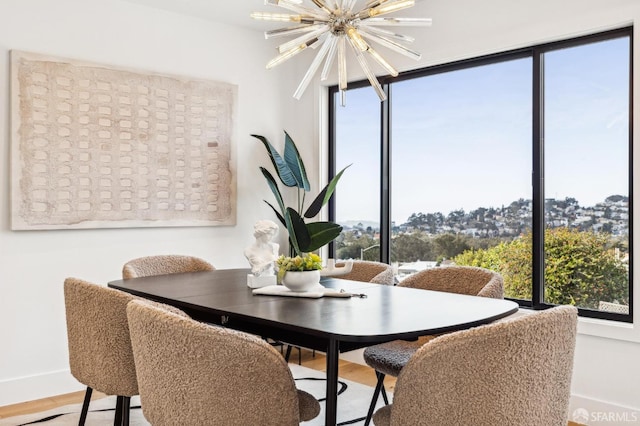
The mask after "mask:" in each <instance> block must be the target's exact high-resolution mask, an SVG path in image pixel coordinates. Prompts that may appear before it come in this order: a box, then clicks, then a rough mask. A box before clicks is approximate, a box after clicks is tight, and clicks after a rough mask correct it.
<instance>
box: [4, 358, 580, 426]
mask: <svg viewBox="0 0 640 426" xmlns="http://www.w3.org/2000/svg"><path fill="white" fill-rule="evenodd" d="M301 359H302V362H301V363H302V365H304V366H305V367H309V368H313V369H314V370H318V371H325V367H326V364H325V357H324V355H321V354H318V353H316V354H315V355H314V354H313V353H312V352H311V351H306V350H304V349H303V350H302V354H301ZM297 361H298V354H297V352H296V350H294V351H293V353H292V354H291V362H293V363H297ZM340 377H343V378H345V379H347V380H351V381H354V382H357V383H362V384H363V385H367V386H372V387H373V386H375V384H376V375H375V373H374V372H373V370H372V369H371V368H369V367H367V366H365V365H360V364H355V363H351V362H349V361H344V360H340ZM395 383H396V380H395V378H393V377H387V378H386V379H385V387H386V389H387V390H389V391H391V392H393V388H394V386H395ZM104 396H105V395H104V394H101V393H100V392H94V393H93V398H92V399H98V398H103V397H104ZM83 398H84V392H75V393H70V394H65V395H59V396H53V397H49V398H45V399H39V400H36V401H29V402H23V403H20V404H14V405H7V406H4V407H0V419H2V418H6V417H12V416H19V415H22V414H30V413H36V412H38V411H46V410H51V409H52V408H56V407H59V406H62V405H68V404H78V403H82V400H83ZM568 426H581V425H579V424H578V423H573V422H569V424H568Z"/></svg>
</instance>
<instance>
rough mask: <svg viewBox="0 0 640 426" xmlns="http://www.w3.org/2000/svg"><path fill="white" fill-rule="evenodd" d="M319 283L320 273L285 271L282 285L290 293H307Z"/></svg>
mask: <svg viewBox="0 0 640 426" xmlns="http://www.w3.org/2000/svg"><path fill="white" fill-rule="evenodd" d="M319 283H320V271H318V270H315V271H287V273H286V274H284V277H283V278H282V284H283V285H284V286H285V287H287V288H288V289H289V290H291V291H295V292H303V291H309V290H311V289H312V288H314V287H316V286H317V285H318V284H319Z"/></svg>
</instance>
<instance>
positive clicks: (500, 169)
mask: <svg viewBox="0 0 640 426" xmlns="http://www.w3.org/2000/svg"><path fill="white" fill-rule="evenodd" d="M628 52H629V44H628V40H627V39H616V40H609V41H604V42H599V43H594V44H591V45H586V46H580V47H574V48H569V49H562V50H558V51H553V52H549V53H547V54H546V55H545V95H544V96H545V134H544V138H545V164H546V165H545V196H546V197H547V198H559V199H563V198H565V197H573V198H576V199H577V200H578V202H579V203H580V204H581V205H584V206H588V205H594V204H595V203H597V202H601V201H603V200H604V199H605V198H606V197H607V196H609V195H613V194H621V195H628V175H627V171H628V167H627V166H628V140H627V138H628V127H629V124H628V111H629V104H628V83H629V78H628ZM531 74H532V62H531V59H530V58H524V59H518V60H512V61H508V62H502V63H498V64H491V65H486V66H482V67H475V68H471V69H465V70H459V71H454V72H448V73H441V74H437V75H432V76H430V77H423V78H417V79H412V80H406V81H403V82H398V83H394V85H393V86H392V95H391V111H392V117H391V122H392V136H391V137H392V146H393V148H392V166H391V167H392V184H391V190H392V207H391V216H392V220H393V221H395V222H396V223H397V224H400V223H403V222H405V221H406V219H407V218H408V217H409V215H411V214H412V213H418V212H421V213H429V212H438V211H439V212H442V213H444V214H447V213H449V212H450V211H452V210H456V209H464V210H465V211H470V210H473V209H476V208H478V207H501V206H502V205H508V204H509V203H511V202H512V201H514V200H517V199H519V198H524V199H531V170H532V167H531V164H532V130H531V129H532V120H531V115H532V111H531V109H532V102H531V97H532V88H531V81H532V77H531ZM379 117H380V101H379V100H378V98H377V95H376V94H375V92H374V91H373V89H372V88H370V87H368V86H367V87H363V88H359V89H354V90H350V91H348V92H347V104H346V106H345V107H337V112H336V122H337V146H338V150H337V153H336V159H337V167H338V170H340V168H342V167H344V166H346V165H348V164H352V166H351V167H350V168H349V169H348V170H347V172H345V174H344V175H343V177H342V179H341V181H340V183H339V184H338V187H337V191H336V216H337V217H336V219H337V220H338V222H345V221H348V220H359V221H375V222H377V221H378V219H379V184H378V183H379V180H380V178H379V173H380V172H379V170H380V148H379V134H380V125H379V120H380V119H379Z"/></svg>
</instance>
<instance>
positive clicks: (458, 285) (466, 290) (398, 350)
mask: <svg viewBox="0 0 640 426" xmlns="http://www.w3.org/2000/svg"><path fill="white" fill-rule="evenodd" d="M398 286H399V287H412V288H419V289H423V290H434V291H444V292H448V293H458V294H469V295H473V296H481V297H491V298H495V299H502V297H503V280H502V276H501V275H500V274H498V273H496V272H493V271H490V270H488V269H484V268H477V267H473V266H446V267H439V268H431V269H425V270H424V271H420V272H417V273H415V274H413V275H411V276H409V277H407V278H405V279H404V280H403V281H401V282H400V284H398ZM434 337H435V336H423V337H421V338H419V339H417V340H415V341H405V340H395V341H393V342H388V343H382V344H380V345H375V346H370V347H368V348H366V349H365V350H364V354H363V356H364V361H365V362H366V363H367V365H368V366H370V367H372V368H373V369H374V370H376V376H377V378H378V383H377V384H376V387H375V390H374V393H373V398H372V400H371V405H370V406H369V412H368V414H367V419H366V421H365V425H368V424H369V422H370V421H371V416H372V414H373V410H374V409H375V405H376V403H377V402H378V397H379V395H380V393H381V392H382V396H383V398H384V402H385V404H388V399H387V395H386V392H385V390H384V378H385V376H386V375H390V376H392V377H397V376H398V375H399V374H400V371H401V370H402V368H403V367H404V366H405V365H406V363H407V362H408V361H409V358H411V356H412V355H413V354H414V353H415V351H416V350H418V348H420V347H421V346H422V345H424V344H425V343H427V342H428V341H429V340H431V339H433V338H434Z"/></svg>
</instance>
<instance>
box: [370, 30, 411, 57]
mask: <svg viewBox="0 0 640 426" xmlns="http://www.w3.org/2000/svg"><path fill="white" fill-rule="evenodd" d="M360 33H361V34H362V36H363V37H365V38H368V39H369V40H372V41H374V42H376V43H378V44H380V45H382V46H384V47H387V48H389V49H391V50H394V51H396V52H398V53H400V54H402V55H404V56H406V57H408V58H411V59H414V60H416V61H417V60H419V59H420V58H421V57H422V54H421V53H419V52H416V51H415V50H411V49H408V48H406V47H405V46H403V45H401V44H400V43H397V42H395V41H393V40H390V39H388V38H386V37H380V36H377V35H375V34H370V33H369V32H367V31H366V30H363V29H362V28H360Z"/></svg>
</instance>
